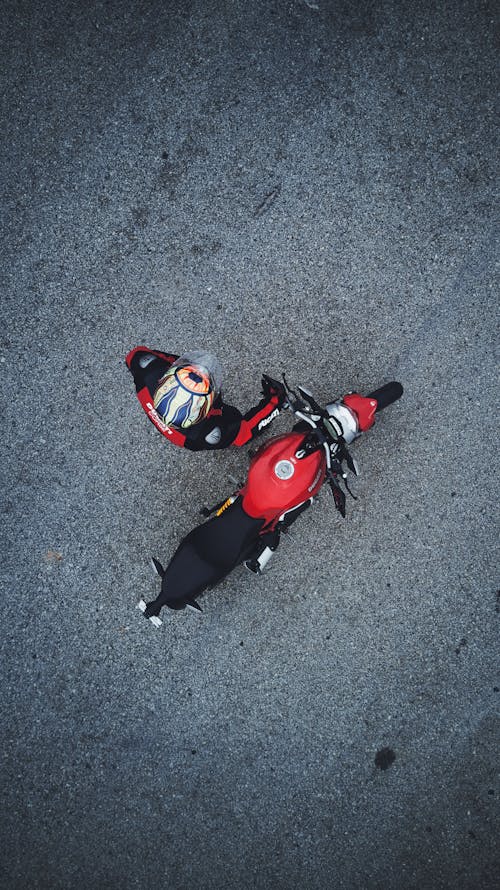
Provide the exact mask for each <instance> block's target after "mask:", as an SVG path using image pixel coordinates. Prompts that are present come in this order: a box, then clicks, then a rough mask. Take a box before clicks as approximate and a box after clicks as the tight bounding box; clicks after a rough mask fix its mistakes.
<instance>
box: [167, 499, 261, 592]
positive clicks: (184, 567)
mask: <svg viewBox="0 0 500 890" xmlns="http://www.w3.org/2000/svg"><path fill="white" fill-rule="evenodd" d="M263 524H264V520H263V519H255V518H254V517H252V516H248V515H247V513H245V512H244V510H243V508H242V506H241V498H238V499H237V500H236V501H235V502H234V503H233V504H231V505H230V506H229V507H227V509H226V510H224V512H223V513H221V515H220V516H215V517H213V518H212V519H209V520H208V522H204V523H202V525H198V526H197V527H196V528H194V529H193V530H192V531H191V532H190V533H189V534H188V535H187V537H186V538H184V540H183V541H181V543H180V545H179V547H178V548H177V550H176V552H175V553H174V555H173V557H172V560H171V562H170V564H169V565H168V567H167V569H166V572H165V575H164V577H163V582H162V589H163V591H164V593H165V594H166V597H167V600H179V599H186V598H187V599H190V598H192V597H194V596H196V595H197V594H198V593H201V591H202V590H204V589H205V588H206V587H211V586H212V585H214V584H216V583H217V581H220V580H221V579H222V578H223V577H224V576H225V575H227V574H228V573H229V572H230V571H231V569H232V568H234V566H235V565H237V564H238V562H240V561H243V559H245V558H246V556H247V555H248V553H249V551H250V550H251V549H252V544H253V542H254V540H255V539H256V538H257V536H258V533H259V531H260V529H261V528H262V525H263Z"/></svg>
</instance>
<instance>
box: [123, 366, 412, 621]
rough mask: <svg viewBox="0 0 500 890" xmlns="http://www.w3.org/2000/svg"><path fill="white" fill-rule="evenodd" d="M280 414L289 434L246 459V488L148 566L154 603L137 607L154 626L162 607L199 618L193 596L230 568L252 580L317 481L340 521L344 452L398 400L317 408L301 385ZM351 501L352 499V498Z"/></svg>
mask: <svg viewBox="0 0 500 890" xmlns="http://www.w3.org/2000/svg"><path fill="white" fill-rule="evenodd" d="M283 385H284V387H285V389H286V393H287V398H288V402H287V404H286V405H285V407H288V408H289V409H290V410H292V411H293V413H294V414H295V416H296V418H297V420H298V423H296V425H295V426H294V428H293V431H292V432H291V433H288V434H286V435H281V436H274V437H273V438H272V439H269V440H268V441H267V442H265V443H264V444H263V445H262V446H261V447H260V448H259V449H258V451H257V452H256V453H255V454H254V455H253V457H252V459H251V463H250V468H249V471H248V478H247V480H246V482H245V483H244V484H243V485H241V486H240V487H239V488H238V490H237V491H236V492H235V493H234V494H232V495H231V496H230V497H229V498H227V500H225V501H223V502H221V503H220V504H216V505H215V506H214V507H212V508H211V509H204V510H202V514H203V515H204V516H205V517H209V516H211V517H212V518H210V519H209V520H208V522H203V523H202V524H201V525H199V526H197V527H196V528H194V529H193V530H192V531H191V532H190V533H189V534H188V535H187V536H186V537H185V538H184V540H183V541H181V543H180V545H179V547H178V548H177V550H176V552H175V553H174V555H173V557H172V559H171V561H170V563H169V565H168V566H167V568H166V569H164V568H163V566H162V565H161V563H160V562H159V561H158V560H157V559H154V558H153V560H152V562H153V567H154V569H155V571H156V572H157V574H158V575H159V576H160V578H161V592H160V594H159V596H158V597H157V598H156V599H155V600H153V601H152V602H150V603H149V604H146V603H145V602H144V600H142V599H141V600H140V602H139V603H138V608H139V609H140V610H141V611H142V612H143V614H144V616H145V617H146V618H149V619H150V620H151V621H152V622H153V624H155V625H156V626H157V627H158V626H160V625H161V623H162V622H161V619H160V618H159V613H160V610H161V608H162V606H168V607H169V608H171V609H184V608H185V607H186V606H187V607H190V608H192V609H196V610H197V611H199V612H201V611H202V610H201V608H200V606H199V604H198V602H197V599H196V598H197V597H198V596H199V595H200V594H201V593H202V592H203V591H204V590H206V589H207V588H211V587H214V586H215V585H216V584H218V583H219V582H220V581H221V580H222V579H223V578H225V577H226V575H228V574H229V573H230V572H231V571H232V570H233V569H234V568H235V567H236V566H237V565H239V564H241V563H245V565H246V567H247V568H248V569H249V570H250V571H252V572H254V573H255V574H260V573H261V572H262V570H263V569H264V567H265V566H266V565H267V563H268V561H269V559H270V558H271V556H272V554H273V553H274V551H275V550H276V548H277V547H278V544H279V541H280V536H281V534H282V532H286V531H287V529H288V528H289V527H290V525H291V524H292V522H295V520H296V519H297V517H298V516H299V515H300V514H301V513H303V512H304V510H306V509H307V507H309V506H310V505H311V504H312V503H313V501H314V500H315V498H316V497H317V495H318V494H319V491H320V489H321V488H322V486H323V485H324V484H325V482H326V483H327V484H328V485H329V486H330V488H331V491H332V494H333V497H334V499H335V506H336V508H337V510H339V512H340V513H341V515H342V516H345V504H346V494H345V491H344V489H345V490H346V491H347V492H349V494H351V495H352V492H351V490H350V488H349V484H348V481H347V472H346V469H348V470H350V472H351V473H353V474H354V475H357V474H358V468H357V465H356V462H355V460H354V458H353V457H352V456H351V454H350V452H349V449H348V445H350V444H351V442H352V441H353V440H354V439H356V438H358V436H360V435H361V433H364V432H366V430H368V429H370V427H372V426H373V424H374V422H375V415H376V414H377V413H378V412H379V411H381V410H382V409H383V408H386V407H387V406H388V405H391V404H392V403H393V402H395V401H396V400H397V399H399V398H400V397H401V396H402V394H403V387H402V386H401V384H400V383H396V382H392V383H386V385H385V386H382V387H381V388H380V389H377V390H375V392H372V393H370V395H369V396H361V395H359V394H358V393H349V394H348V395H345V396H344V397H343V398H341V399H338V400H337V401H335V402H332V403H330V404H328V405H326V407H325V408H323V407H321V405H319V404H318V403H317V402H316V400H315V399H314V397H313V395H312V394H311V393H310V392H309V390H308V389H306V388H305V387H303V386H299V387H298V388H297V389H298V392H295V391H294V390H292V389H290V387H289V386H288V384H287V382H286V379H285V377H284V376H283ZM352 497H354V495H352Z"/></svg>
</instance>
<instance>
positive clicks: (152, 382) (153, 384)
mask: <svg viewBox="0 0 500 890" xmlns="http://www.w3.org/2000/svg"><path fill="white" fill-rule="evenodd" d="M146 356H148V357H149V356H154V359H153V360H151V361H150V362H149V363H148V364H147V365H146V366H145V367H141V364H140V359H141V357H142V358H145V357H146ZM177 358H178V356H177V355H173V354H170V353H165V352H159V351H158V350H156V349H147V348H146V347H145V346H136V347H135V349H132V350H131V351H130V352H129V353H128V355H127V356H126V358H125V361H126V364H127V367H128V369H129V371H130V372H131V374H132V375H133V378H134V382H135V388H136V392H137V398H138V399H139V402H140V403H141V405H142V407H143V409H144V411H145V412H146V414H147V415H148V417H149V419H150V420H151V422H152V423H154V425H155V427H156V428H157V429H158V430H159V431H160V433H162V435H163V436H165V438H166V439H169V440H170V441H171V442H173V443H174V445H180V446H181V448H188V449H189V450H190V451H204V450H211V451H213V450H214V449H218V448H227V446H228V445H245V444H246V443H247V442H250V440H251V439H253V438H254V437H255V436H257V435H258V434H259V433H260V432H262V430H263V429H264V428H265V427H266V426H267V425H268V424H269V423H271V421H272V420H273V419H274V418H275V417H277V416H278V414H279V411H280V408H281V406H282V405H283V402H284V401H285V390H284V388H283V386H282V384H281V383H278V382H277V381H274V380H271V378H268V377H266V376H265V375H264V377H263V378H262V384H263V394H264V398H263V399H261V400H260V402H259V403H258V405H256V406H255V408H251V409H250V410H249V411H247V413H246V414H245V415H242V414H241V412H240V411H238V409H237V408H234V407H233V406H232V405H226V404H225V403H224V402H223V400H222V396H221V395H220V394H219V395H218V396H217V397H216V398H215V400H214V403H213V405H212V407H211V409H210V411H209V413H208V414H207V416H206V417H205V418H204V419H203V420H201V421H199V422H198V423H196V424H193V426H190V427H187V428H186V429H183V430H180V429H176V428H174V427H169V426H167V425H166V424H165V423H163V421H162V419H161V417H160V415H159V414H158V412H157V411H156V409H155V407H154V403H153V397H154V393H155V390H156V388H157V386H158V382H159V380H160V378H161V377H163V375H164V374H165V373H166V371H168V369H169V367H170V365H171V364H172V363H173V362H174V361H175V360H176V359H177Z"/></svg>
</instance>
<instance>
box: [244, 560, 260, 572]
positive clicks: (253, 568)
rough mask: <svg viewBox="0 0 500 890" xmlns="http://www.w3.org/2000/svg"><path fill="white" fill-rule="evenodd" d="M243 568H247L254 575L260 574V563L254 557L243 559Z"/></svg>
mask: <svg viewBox="0 0 500 890" xmlns="http://www.w3.org/2000/svg"><path fill="white" fill-rule="evenodd" d="M245 568H246V569H248V571H249V572H252V574H254V575H260V574H262V573H261V570H260V565H259V563H258V561H257V560H256V559H246V560H245Z"/></svg>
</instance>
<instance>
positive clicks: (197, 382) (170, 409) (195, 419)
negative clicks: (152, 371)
mask: <svg viewBox="0 0 500 890" xmlns="http://www.w3.org/2000/svg"><path fill="white" fill-rule="evenodd" d="M215 395H216V390H215V386H214V381H213V379H212V375H211V374H210V373H209V371H207V370H206V369H205V368H203V367H201V366H200V365H198V364H196V365H195V364H187V363H186V362H185V361H182V360H179V359H177V361H176V362H174V364H173V365H172V367H171V368H169V370H168V371H167V373H166V374H164V375H163V377H162V378H161V380H160V381H159V383H158V386H157V388H156V392H155V394H154V400H153V401H154V406H155V409H156V411H157V413H158V414H159V416H160V417H161V419H162V421H163V423H165V424H166V425H167V426H172V427H177V428H178V429H186V428H187V427H190V426H193V424H195V423H199V421H200V420H203V419H204V418H205V417H206V416H207V414H208V413H209V411H210V409H211V407H212V404H213V401H214V398H215Z"/></svg>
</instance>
